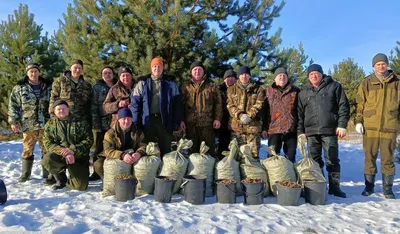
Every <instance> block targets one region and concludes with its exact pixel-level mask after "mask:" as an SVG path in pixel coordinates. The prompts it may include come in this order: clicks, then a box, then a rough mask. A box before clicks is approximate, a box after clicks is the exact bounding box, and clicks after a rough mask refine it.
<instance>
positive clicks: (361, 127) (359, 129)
mask: <svg viewBox="0 0 400 234" xmlns="http://www.w3.org/2000/svg"><path fill="white" fill-rule="evenodd" d="M356 131H357V132H358V133H360V134H364V126H363V124H362V123H358V124H356Z"/></svg>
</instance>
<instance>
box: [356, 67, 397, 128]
mask: <svg viewBox="0 0 400 234" xmlns="http://www.w3.org/2000/svg"><path fill="white" fill-rule="evenodd" d="M356 102H357V115H356V121H355V122H356V123H363V124H364V128H365V129H367V130H375V131H382V132H391V133H398V132H399V130H400V121H399V120H400V118H399V117H400V116H399V115H400V112H399V106H400V81H399V79H398V78H397V76H396V75H395V74H394V73H393V71H389V75H388V76H387V77H386V78H385V79H384V80H383V82H382V83H381V82H380V81H379V80H378V78H377V77H376V76H375V74H372V75H369V76H368V77H367V78H365V79H364V81H363V82H362V83H361V84H360V86H359V88H358V92H357V96H356Z"/></svg>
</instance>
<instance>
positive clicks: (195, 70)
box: [192, 66, 204, 81]
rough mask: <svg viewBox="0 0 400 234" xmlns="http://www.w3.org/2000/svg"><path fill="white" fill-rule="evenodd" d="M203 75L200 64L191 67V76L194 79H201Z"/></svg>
mask: <svg viewBox="0 0 400 234" xmlns="http://www.w3.org/2000/svg"><path fill="white" fill-rule="evenodd" d="M203 76H204V69H203V68H202V67H200V66H197V67H194V68H193V69H192V77H193V80H194V81H201V80H202V79H203Z"/></svg>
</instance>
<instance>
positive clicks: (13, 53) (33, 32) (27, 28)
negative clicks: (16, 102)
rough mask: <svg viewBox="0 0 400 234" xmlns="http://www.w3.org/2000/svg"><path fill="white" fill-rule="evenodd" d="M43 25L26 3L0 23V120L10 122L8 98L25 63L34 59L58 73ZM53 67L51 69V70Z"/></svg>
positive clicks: (44, 72) (49, 72)
mask: <svg viewBox="0 0 400 234" xmlns="http://www.w3.org/2000/svg"><path fill="white" fill-rule="evenodd" d="M41 31H42V26H41V25H37V24H36V23H35V21H34V15H33V14H31V13H29V10H28V6H27V5H22V4H21V5H19V7H18V10H15V11H14V14H13V15H9V16H8V20H7V21H2V22H1V24H0V43H1V48H2V50H1V52H0V83H1V85H0V123H1V126H2V127H3V128H5V127H6V125H7V123H6V121H7V111H8V99H9V96H10V92H11V90H12V88H13V86H14V85H16V83H17V81H18V80H20V79H22V78H23V76H24V75H25V66H26V65H27V64H28V63H29V62H31V61H33V62H38V63H40V64H41V65H42V66H43V69H41V72H42V74H44V75H53V74H56V73H57V69H56V67H54V64H57V63H58V62H57V61H56V60H55V58H56V57H57V56H56V57H54V55H55V54H56V53H57V52H54V51H53V49H52V48H51V43H50V42H49V40H48V39H47V34H46V35H45V36H41ZM50 69H51V71H50Z"/></svg>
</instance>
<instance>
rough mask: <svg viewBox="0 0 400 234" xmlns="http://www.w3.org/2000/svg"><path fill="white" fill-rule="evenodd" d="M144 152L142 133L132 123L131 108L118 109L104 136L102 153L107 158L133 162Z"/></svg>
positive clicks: (144, 145)
mask: <svg viewBox="0 0 400 234" xmlns="http://www.w3.org/2000/svg"><path fill="white" fill-rule="evenodd" d="M145 153H146V144H145V142H144V135H143V133H142V132H141V131H139V130H138V129H137V128H136V126H135V125H134V124H133V118H132V112H131V110H130V109H128V108H121V109H119V111H118V120H117V122H116V123H115V125H114V126H113V127H112V128H111V129H110V130H108V131H107V133H106V135H105V136H104V155H105V156H106V158H107V159H111V160H123V161H124V162H125V163H128V164H133V163H135V162H137V161H138V160H139V159H140V157H141V156H143V155H145ZM105 173H107V171H105Z"/></svg>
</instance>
